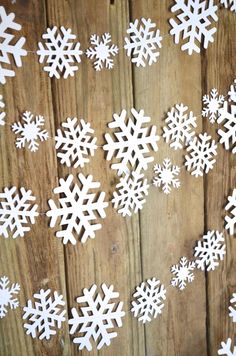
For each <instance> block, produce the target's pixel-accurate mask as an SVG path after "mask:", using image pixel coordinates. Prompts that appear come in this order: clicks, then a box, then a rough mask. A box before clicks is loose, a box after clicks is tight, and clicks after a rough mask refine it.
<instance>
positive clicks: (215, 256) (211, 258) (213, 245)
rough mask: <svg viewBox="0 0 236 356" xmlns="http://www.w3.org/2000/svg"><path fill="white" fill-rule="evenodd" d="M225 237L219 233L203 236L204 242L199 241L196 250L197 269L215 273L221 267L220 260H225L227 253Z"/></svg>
mask: <svg viewBox="0 0 236 356" xmlns="http://www.w3.org/2000/svg"><path fill="white" fill-rule="evenodd" d="M224 241H225V240H224V236H223V234H222V233H220V232H219V231H208V232H207V234H206V235H203V241H198V243H197V246H196V247H195V249H194V256H195V257H198V259H196V261H195V263H196V267H197V268H198V269H201V270H202V271H204V270H205V269H206V270H207V271H211V270H212V271H214V269H215V267H217V266H219V262H218V260H223V258H224V255H225V254H226V251H225V244H224Z"/></svg>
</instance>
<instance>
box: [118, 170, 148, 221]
mask: <svg viewBox="0 0 236 356" xmlns="http://www.w3.org/2000/svg"><path fill="white" fill-rule="evenodd" d="M143 177H144V175H143V174H140V173H137V172H132V173H131V175H129V174H126V175H125V176H124V177H121V178H120V182H119V183H118V184H117V186H116V189H117V191H115V192H114V193H113V199H112V203H113V204H114V208H115V209H118V213H119V214H122V216H126V215H128V216H131V215H132V212H134V213H137V212H138V210H140V209H142V208H143V204H144V203H145V202H146V199H145V198H144V197H145V196H147V195H148V188H149V185H148V184H147V179H143Z"/></svg>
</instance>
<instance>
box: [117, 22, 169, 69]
mask: <svg viewBox="0 0 236 356" xmlns="http://www.w3.org/2000/svg"><path fill="white" fill-rule="evenodd" d="M129 26H130V27H129V28H128V30H127V33H128V35H130V37H129V38H128V37H125V45H124V48H125V49H126V50H127V56H129V57H131V62H132V63H134V64H135V65H136V66H137V67H140V66H141V67H146V63H148V65H151V64H153V63H155V62H156V61H157V58H158V57H159V55H160V52H159V50H158V49H159V48H161V47H162V45H161V41H162V37H161V35H160V30H156V31H155V28H156V24H155V23H153V22H151V19H145V18H142V19H141V21H139V20H137V19H136V20H135V21H134V23H132V22H131V23H130V24H129Z"/></svg>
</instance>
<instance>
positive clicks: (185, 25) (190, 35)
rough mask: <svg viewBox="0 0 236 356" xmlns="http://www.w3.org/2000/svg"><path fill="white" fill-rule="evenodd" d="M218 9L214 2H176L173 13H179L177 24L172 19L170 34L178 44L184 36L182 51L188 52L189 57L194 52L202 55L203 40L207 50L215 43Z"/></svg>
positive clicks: (195, 0)
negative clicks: (214, 25)
mask: <svg viewBox="0 0 236 356" xmlns="http://www.w3.org/2000/svg"><path fill="white" fill-rule="evenodd" d="M217 9H218V7H217V5H214V0H209V1H205V0H175V5H174V6H172V8H171V12H176V11H178V15H177V16H176V17H177V22H176V21H175V20H174V19H170V25H171V27H172V29H171V30H170V34H171V35H172V36H174V42H175V43H176V44H178V43H179V41H180V37H181V35H182V38H183V40H184V42H185V43H184V44H183V45H182V46H181V50H182V51H188V54H189V55H191V54H192V53H193V52H194V51H195V52H197V53H200V48H201V42H202V40H203V47H204V48H205V49H206V48H207V47H208V45H209V43H210V42H214V37H213V35H214V33H215V32H216V30H217V29H216V27H213V21H218V17H217V15H216V11H217Z"/></svg>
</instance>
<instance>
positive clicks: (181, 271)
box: [179, 267, 189, 280]
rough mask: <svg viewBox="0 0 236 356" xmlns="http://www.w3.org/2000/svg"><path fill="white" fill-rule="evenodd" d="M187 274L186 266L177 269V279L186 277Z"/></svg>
mask: <svg viewBox="0 0 236 356" xmlns="http://www.w3.org/2000/svg"><path fill="white" fill-rule="evenodd" d="M188 274H189V271H188V269H187V268H186V267H181V268H180V269H179V279H181V280H185V279H187V277H188Z"/></svg>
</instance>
